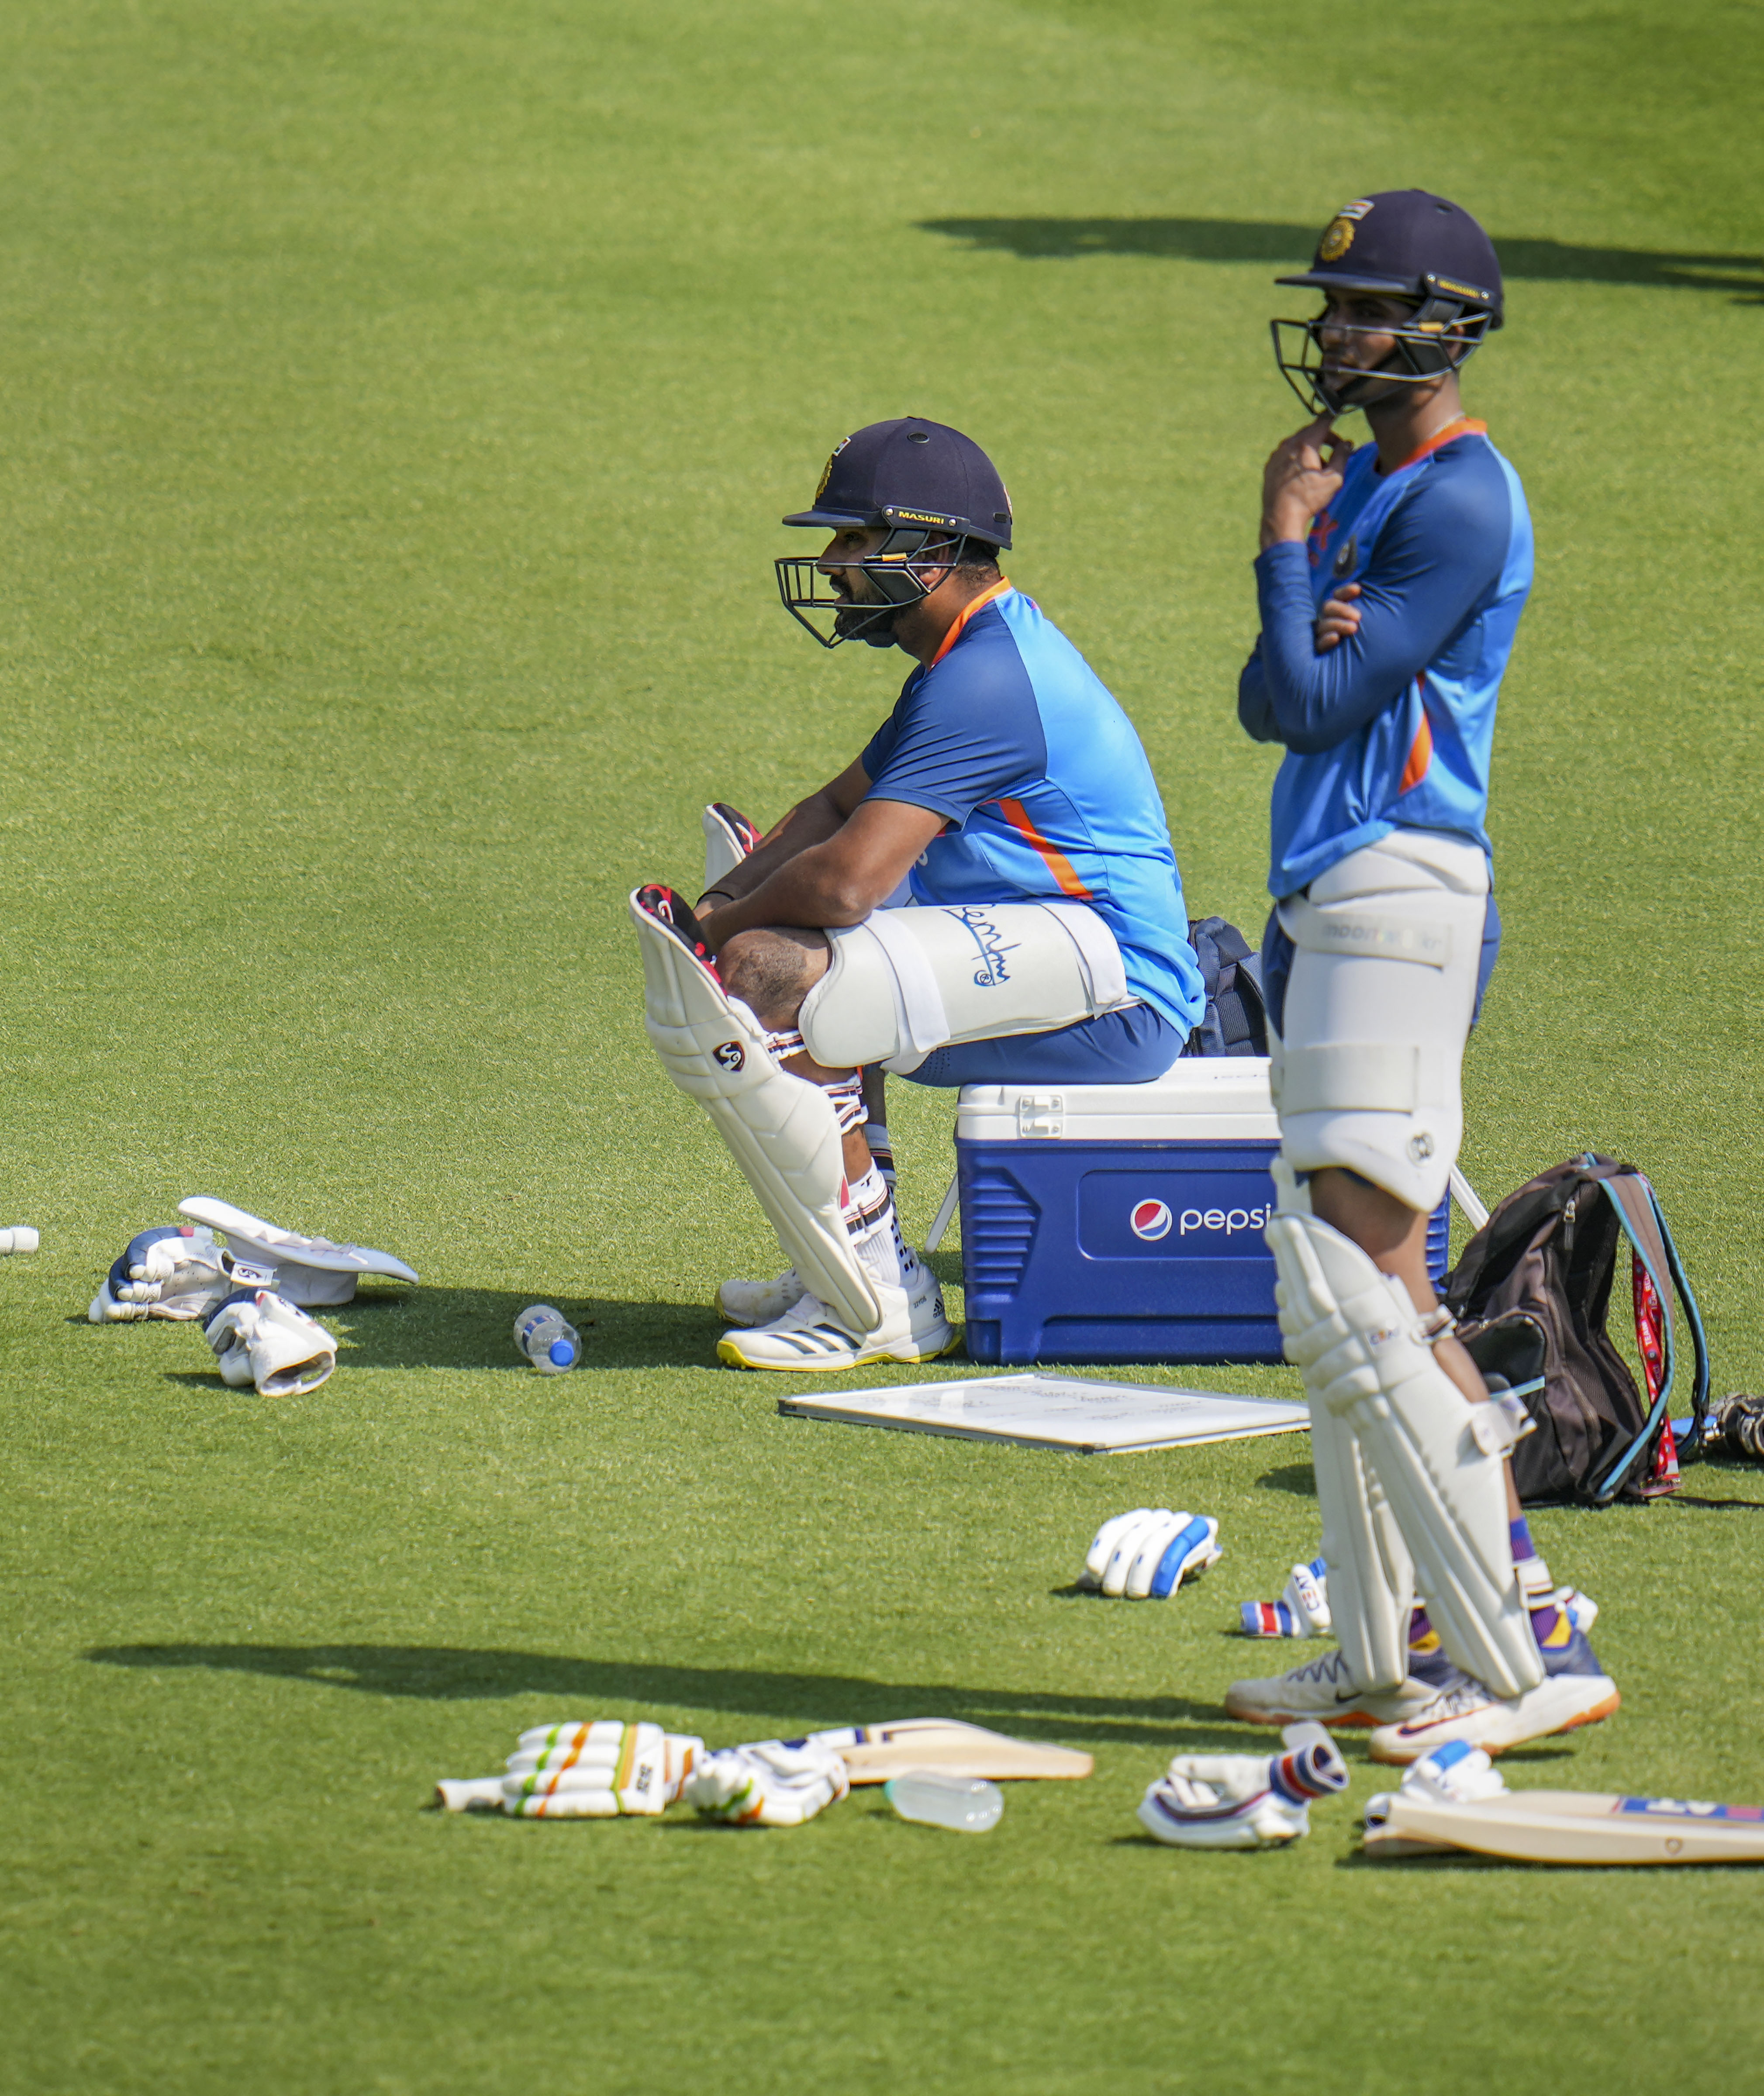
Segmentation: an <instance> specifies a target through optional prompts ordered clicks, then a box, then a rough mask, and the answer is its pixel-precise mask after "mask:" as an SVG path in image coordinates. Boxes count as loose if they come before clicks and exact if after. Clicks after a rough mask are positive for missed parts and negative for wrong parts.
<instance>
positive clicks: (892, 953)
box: [797, 902, 1135, 1076]
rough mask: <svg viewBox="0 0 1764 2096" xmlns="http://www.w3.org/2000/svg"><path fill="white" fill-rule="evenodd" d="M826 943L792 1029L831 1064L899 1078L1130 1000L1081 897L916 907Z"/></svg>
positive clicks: (1101, 929)
mask: <svg viewBox="0 0 1764 2096" xmlns="http://www.w3.org/2000/svg"><path fill="white" fill-rule="evenodd" d="M827 941H828V943H829V944H830V945H831V946H832V951H833V958H832V966H831V967H829V968H828V970H827V973H826V974H825V975H824V976H822V978H821V980H819V982H818V983H817V984H816V985H814V988H813V989H811V990H810V992H809V993H808V996H807V997H806V998H805V999H804V1000H803V1004H802V1013H801V1018H800V1019H799V1020H797V1024H798V1025H799V1026H800V1027H801V1029H802V1038H803V1041H804V1043H805V1045H806V1047H807V1049H808V1050H809V1053H810V1055H812V1056H814V1059H815V1060H816V1062H818V1063H823V1064H825V1065H826V1066H827V1068H829V1069H848V1068H852V1067H854V1065H856V1064H858V1063H881V1064H882V1065H883V1066H884V1068H887V1069H890V1070H893V1071H895V1072H897V1073H898V1074H900V1075H902V1076H906V1075H907V1074H909V1073H910V1072H912V1071H914V1070H916V1069H917V1068H919V1064H920V1063H923V1061H924V1059H925V1058H926V1056H928V1055H930V1054H931V1052H932V1050H933V1049H937V1048H942V1047H945V1046H948V1045H949V1044H950V1042H952V1041H997V1040H1000V1039H1002V1038H1004V1037H1006V1036H1007V1035H1010V1034H1015V1033H1052V1032H1053V1031H1054V1029H1055V1028H1058V1027H1061V1026H1072V1025H1074V1024H1076V1023H1077V1022H1078V1021H1079V1020H1085V1019H1094V1017H1095V1016H1096V1015H1097V1014H1098V1012H1103V1011H1116V1010H1118V1009H1119V1008H1120V1007H1121V1006H1123V1005H1127V1004H1131V1003H1133V1002H1135V999H1134V998H1133V993H1131V992H1130V991H1129V989H1128V987H1127V976H1126V972H1125V969H1124V966H1123V964H1122V961H1121V954H1120V947H1119V946H1118V945H1116V942H1115V935H1114V933H1113V932H1111V931H1110V929H1109V928H1108V927H1107V924H1104V923H1103V919H1101V918H1100V917H1099V916H1098V915H1097V914H1096V912H1095V911H1094V910H1089V909H1087V908H1085V906H1084V905H1083V904H1082V903H1081V902H997V903H993V902H964V903H941V902H938V903H922V904H918V905H915V906H914V907H912V908H910V909H906V910H877V911H875V912H874V913H873V914H872V915H871V916H869V917H867V918H866V919H865V920H864V922H863V923H862V924H854V925H850V926H849V927H847V928H845V929H843V930H836V931H830V932H828V933H827Z"/></svg>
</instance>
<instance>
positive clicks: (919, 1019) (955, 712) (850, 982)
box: [631, 416, 1206, 1373]
mask: <svg viewBox="0 0 1764 2096" xmlns="http://www.w3.org/2000/svg"><path fill="white" fill-rule="evenodd" d="M784 522H785V523H786V524H788V525H793V526H800V527H803V528H806V529H811V530H819V531H825V532H827V533H828V534H830V536H829V538H828V539H827V544H826V545H825V547H824V548H823V550H822V552H820V553H819V555H812V554H811V555H805V556H800V557H797V556H792V557H786V558H784V559H782V560H780V561H779V562H778V564H777V570H778V579H779V592H780V594H781V595H782V596H783V598H784V605H785V608H786V609H788V610H789V611H790V612H791V613H792V614H793V615H794V616H795V617H796V618H798V619H799V620H800V621H801V623H803V624H804V625H805V626H806V627H808V628H809V630H810V632H812V633H814V635H815V637H816V639H818V640H821V641H822V642H823V644H825V645H826V646H828V647H834V646H837V645H838V644H840V643H841V642H842V641H845V640H862V641H865V642H867V643H868V644H869V645H870V646H871V647H873V648H901V649H902V650H903V651H904V652H905V653H906V654H907V655H909V656H910V657H912V659H913V662H914V665H915V666H914V668H913V670H912V671H911V673H910V675H909V676H908V677H907V679H906V683H905V684H904V685H903V686H902V690H901V694H900V697H899V698H898V700H897V701H896V703H895V705H894V709H893V712H892V713H891V714H889V717H888V718H887V719H886V720H884V722H883V723H882V724H881V725H880V727H878V729H877V730H876V731H875V734H874V735H873V736H871V739H870V740H869V742H868V743H867V745H866V746H865V748H864V749H863V750H862V753H861V754H859V755H858V756H857V757H856V758H854V759H853V760H852V761H851V762H849V763H848V764H847V765H846V766H845V769H844V770H843V771H841V772H840V773H839V774H838V775H836V777H835V778H833V779H831V780H830V781H829V782H828V783H827V785H825V786H823V788H821V789H820V791H819V793H813V794H811V795H810V797H809V798H808V799H807V800H806V801H801V803H799V804H798V806H797V807H796V808H794V809H792V811H791V812H790V814H788V816H786V817H785V819H784V821H783V822H782V823H779V825H778V826H777V827H776V828H775V830H774V831H773V832H771V835H770V836H767V837H766V838H765V839H764V840H763V841H759V842H758V848H757V849H753V850H752V851H751V852H749V853H748V854H746V855H745V856H743V857H738V858H736V862H735V863H734V864H733V865H732V866H731V868H730V870H729V871H727V872H726V873H724V874H723V876H721V877H720V879H719V881H718V885H717V886H716V887H714V889H710V890H707V892H706V893H705V894H704V895H703V896H701V897H700V900H699V907H700V909H701V910H702V911H703V912H704V915H703V917H702V919H701V918H700V917H699V915H698V914H697V913H696V912H695V911H693V910H691V909H689V908H688V906H686V904H685V903H684V902H683V900H682V899H681V898H680V897H679V896H677V895H675V893H674V892H673V890H672V889H666V888H661V887H648V888H642V889H638V890H637V891H636V893H635V894H634V895H633V896H632V897H631V916H632V919H633V921H634V923H635V925H636V928H637V932H638V937H639V941H640V945H641V946H642V949H643V955H644V978H645V994H646V998H647V1008H648V1028H649V1035H650V1038H651V1040H652V1041H653V1042H654V1043H655V1046H656V1048H657V1052H658V1053H659V1054H660V1055H661V1057H662V1061H663V1063H665V1065H666V1068H667V1071H668V1073H669V1075H670V1076H671V1077H672V1078H673V1079H674V1081H675V1083H676V1084H677V1085H679V1087H680V1089H682V1090H683V1091H684V1092H686V1093H687V1094H689V1095H690V1096H691V1097H692V1098H696V1099H697V1100H699V1102H700V1103H701V1104H702V1105H703V1106H704V1107H705V1109H706V1111H708V1112H709V1113H710V1116H711V1118H712V1119H713V1120H714V1122H715V1123H716V1124H717V1127H718V1131H719V1133H721V1134H722V1135H723V1138H724V1140H725V1141H726V1142H727V1143H728V1145H729V1147H730V1149H731V1151H732V1152H733V1154H734V1156H735V1159H736V1164H738V1165H739V1167H740V1169H741V1171H742V1172H743V1174H744V1176H745V1177H746V1178H747V1180H748V1182H749V1185H750V1186H752V1188H753V1191H754V1193H755V1194H757V1195H758V1199H759V1201H760V1203H761V1205H762V1207H763V1208H764V1209H765V1211H766V1214H767V1216H769V1217H770V1218H771V1222H772V1225H773V1227H774V1228H775V1229H776V1230H777V1233H778V1235H779V1241H780V1242H781V1243H782V1244H783V1246H784V1250H785V1251H786V1252H787V1253H788V1255H789V1257H790V1260H791V1266H790V1269H789V1271H788V1273H785V1274H784V1275H783V1276H782V1277H780V1279H779V1281H778V1282H772V1283H767V1284H765V1285H764V1286H758V1287H756V1286H755V1285H754V1284H753V1283H725V1285H724V1287H723V1291H722V1295H721V1296H720V1298H719V1301H720V1302H721V1303H722V1307H723V1312H724V1314H725V1316H727V1317H729V1318H730V1319H731V1325H732V1326H733V1329H731V1330H729V1331H728V1332H727V1333H725V1334H724V1335H723V1339H722V1341H721V1342H720V1343H719V1344H718V1349H717V1351H718V1356H719V1358H721V1359H722V1360H725V1361H727V1362H729V1363H730V1364H731V1365H735V1366H739V1367H743V1368H753V1369H799V1370H801V1369H806V1370H812V1371H814V1372H815V1373H824V1372H825V1371H826V1370H827V1369H844V1368H852V1367H855V1366H858V1365H861V1364H862V1363H864V1362H867V1361H921V1360H933V1359H935V1358H936V1357H937V1356H938V1355H939V1354H942V1353H945V1352H947V1351H949V1350H950V1348H951V1347H953V1346H954V1344H955V1334H954V1332H953V1331H952V1330H951V1329H950V1325H949V1322H948V1321H947V1319H946V1318H945V1315H944V1309H943V1299H942V1296H941V1293H940V1291H939V1290H938V1288H937V1282H936V1281H935V1279H934V1278H933V1277H932V1274H931V1273H930V1272H929V1270H928V1269H927V1268H926V1267H925V1266H924V1265H923V1263H922V1262H921V1261H920V1260H919V1259H918V1258H917V1257H916V1256H915V1254H914V1252H913V1250H912V1248H911V1247H910V1245H908V1244H907V1243H906V1242H905V1241H904V1239H903V1238H902V1235H901V1232H900V1228H899V1225H898V1223H897V1220H896V1217H895V1213H894V1204H893V1194H892V1191H891V1189H890V1187H889V1185H888V1182H887V1181H886V1179H885V1177H884V1174H883V1173H882V1172H881V1171H880V1169H879V1168H877V1166H876V1164H875V1159H873V1157H872V1155H871V1151H870V1148H869V1146H868V1143H867V1141H866V1139H865V1135H864V1127H865V1121H866V1108H865V1103H864V1098H863V1084H862V1071H863V1070H864V1069H865V1068H871V1069H873V1068H876V1067H877V1066H880V1068H884V1069H886V1070H889V1071H890V1072H894V1073H895V1074H897V1075H898V1076H903V1077H906V1078H907V1079H908V1080H910V1081H912V1082H914V1083H917V1084H928V1085H952V1086H953V1085H965V1084H971V1083H980V1084H1012V1083H1017V1084H1033V1083H1037V1082H1040V1081H1050V1082H1054V1083H1061V1082H1063V1083H1067V1084H1133V1083H1138V1082H1143V1081H1149V1080H1150V1079H1151V1078H1154V1077H1157V1076H1162V1075H1163V1073H1164V1072H1165V1071H1166V1070H1167V1069H1168V1068H1169V1067H1170V1065H1171V1064H1172V1063H1173V1062H1174V1061H1175V1060H1176V1059H1177V1056H1179V1055H1181V1052H1182V1050H1183V1048H1184V1046H1185V1043H1186V1041H1187V1040H1188V1037H1189V1034H1190V1030H1191V1029H1192V1028H1193V1027H1194V1024H1195V1023H1196V1021H1197V1020H1199V1018H1200V1017H1201V1015H1202V1014H1203V1011H1204V1009H1205V1004H1206V998H1205V995H1204V993H1203V987H1202V981H1201V973H1200V967H1199V962H1198V961H1197V959H1196V958H1195V954H1194V949H1193V948H1192V947H1191V946H1190V944H1189V942H1188V924H1187V917H1186V915H1185V910H1184V907H1183V902H1182V887H1181V878H1180V876H1178V874H1177V865H1176V858H1175V854H1173V852H1172V849H1171V846H1170V835H1169V830H1168V827H1167V825H1166V823H1165V821H1164V804H1163V802H1162V801H1161V800H1160V799H1159V794H1158V788H1157V784H1156V781H1155V779H1154V778H1153V776H1152V772H1151V765H1150V763H1149V762H1147V760H1146V753H1145V751H1144V749H1143V748H1142V746H1141V744H1140V740H1139V737H1138V736H1137V733H1136V732H1135V731H1134V729H1133V723H1132V722H1131V721H1129V719H1128V718H1127V716H1126V714H1124V712H1123V711H1122V710H1121V709H1120V706H1119V705H1117V704H1116V701H1115V700H1114V699H1113V698H1112V697H1111V696H1110V694H1109V692H1107V689H1106V688H1104V686H1103V683H1102V682H1101V681H1100V679H1098V677H1097V675H1096V674H1095V672H1094V670H1091V668H1090V667H1089V665H1088V664H1087V663H1086V662H1085V660H1084V658H1083V657H1082V656H1081V655H1080V654H1079V653H1078V651H1077V649H1076V648H1074V647H1073V646H1072V643H1071V642H1070V641H1069V640H1067V638H1066V637H1065V635H1063V633H1061V632H1060V631H1059V629H1058V628H1057V627H1055V626H1054V625H1053V624H1052V623H1051V622H1050V620H1048V619H1047V618H1045V617H1044V616H1043V615H1042V613H1041V609H1039V607H1038V606H1037V605H1036V604H1035V603H1034V602H1033V600H1031V599H1029V598H1028V597H1026V596H1024V595H1023V594H1022V593H1021V592H1020V591H1018V590H1015V589H1013V588H1012V587H1011V584H1010V583H1009V582H1008V581H1007V580H1006V579H1005V577H1004V576H1003V575H1002V574H1001V573H1000V571H999V568H998V557H999V555H1000V554H1001V553H1002V552H1004V551H1005V550H1006V548H1008V547H1009V546H1010V544H1011V503H1010V499H1009V497H1008V496H1006V493H1005V488H1004V483H1003V482H1002V480H1001V479H1000V478H999V477H998V470H997V469H996V468H995V467H994V466H993V463H992V461H991V460H990V459H989V458H988V457H987V456H986V454H985V452H983V451H982V450H981V449H980V446H979V445H978V444H976V443H975V442H974V441H973V440H972V438H969V437H967V436H964V435H963V434H962V432H961V431H960V430H953V429H950V427H948V426H947V425H945V424H944V423H941V422H930V421H924V420H923V419H922V418H921V417H916V416H909V417H904V418H903V419H902V420H899V421H889V422H875V423H872V424H871V425H870V426H869V427H868V428H867V429H862V430H858V431H857V432H856V434H854V435H852V436H849V437H848V438H846V439H845V441H844V442H843V443H841V444H840V445H839V446H838V447H837V448H836V450H835V451H834V452H833V455H832V457H831V458H830V459H829V460H828V461H827V467H826V469H825V471H824V472H823V474H822V476H821V482H820V486H819V488H818V489H817V490H816V491H815V497H814V502H813V503H812V504H810V507H809V508H808V509H805V510H800V511H797V513H795V514H793V515H792V516H789V517H785V519H784ZM817 619H819V620H820V621H821V622H823V625H825V626H827V627H829V628H830V631H823V630H822V629H821V627H819V626H817V625H816V623H815V621H816V620H817ZM749 841H750V840H749ZM903 884H904V885H905V888H906V895H905V897H904V906H897V907H893V908H890V907H885V906H884V905H886V904H888V903H889V902H891V901H896V902H899V901H901V900H902V895H901V891H902V887H903Z"/></svg>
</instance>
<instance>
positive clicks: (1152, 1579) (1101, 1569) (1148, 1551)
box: [1078, 1507, 1225, 1601]
mask: <svg viewBox="0 0 1764 2096" xmlns="http://www.w3.org/2000/svg"><path fill="white" fill-rule="evenodd" d="M1218 1537H1219V1524H1218V1522H1216V1521H1215V1520H1213V1519H1212V1517H1211V1515H1208V1514H1190V1513H1172V1512H1171V1511H1170V1509H1169V1508H1168V1507H1135V1508H1134V1509H1133V1512H1132V1513H1120V1514H1116V1517H1115V1518H1114V1519H1113V1520H1112V1521H1106V1522H1103V1526H1101V1528H1099V1529H1098V1531H1097V1532H1096V1535H1095V1538H1094V1540H1093V1541H1092V1543H1091V1545H1090V1548H1089V1553H1088V1554H1087V1555H1086V1557H1085V1561H1084V1570H1083V1571H1081V1573H1080V1574H1078V1584H1079V1585H1080V1586H1081V1587H1091V1588H1093V1589H1100V1591H1101V1592H1103V1593H1105V1594H1107V1595H1109V1596H1111V1597H1112V1596H1125V1597H1126V1599H1127V1600H1129V1601H1164V1600H1168V1599H1169V1597H1170V1596H1171V1595H1172V1594H1173V1593H1174V1592H1176V1590H1177V1587H1180V1586H1181V1583H1182V1582H1183V1581H1184V1580H1185V1579H1199V1577H1200V1575H1201V1574H1202V1573H1203V1572H1204V1571H1206V1570H1207V1568H1208V1566H1209V1565H1216V1564H1217V1563H1218V1562H1219V1560H1220V1558H1221V1557H1223V1556H1224V1555H1225V1552H1223V1551H1222V1550H1221V1549H1220V1547H1219V1541H1218Z"/></svg>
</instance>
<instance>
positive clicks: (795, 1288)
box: [717, 1266, 808, 1325]
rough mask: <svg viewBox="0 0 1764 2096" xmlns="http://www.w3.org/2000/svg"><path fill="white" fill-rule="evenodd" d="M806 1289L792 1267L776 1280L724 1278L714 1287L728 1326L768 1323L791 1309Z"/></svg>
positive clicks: (719, 1308) (787, 1268) (718, 1306)
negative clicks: (728, 1323)
mask: <svg viewBox="0 0 1764 2096" xmlns="http://www.w3.org/2000/svg"><path fill="white" fill-rule="evenodd" d="M807 1292H808V1291H807V1290H806V1289H805V1288H804V1287H803V1286H802V1283H801V1281H800V1280H799V1279H798V1278H797V1270H796V1269H795V1268H794V1267H793V1266H787V1267H786V1268H785V1269H784V1272H783V1273H780V1274H779V1277H778V1278H777V1279H776V1280H775V1281H726V1282H723V1286H722V1287H720V1288H719V1289H718V1290H717V1308H718V1310H719V1311H720V1312H722V1314H723V1316H724V1317H727V1319H728V1321H729V1322H730V1323H731V1325H769V1324H771V1321H772V1320H773V1318H775V1317H783V1315H784V1312H785V1311H787V1310H792V1309H794V1308H795V1307H796V1306H797V1303H800V1302H801V1300H802V1298H803V1296H804V1295H806V1293H807Z"/></svg>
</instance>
